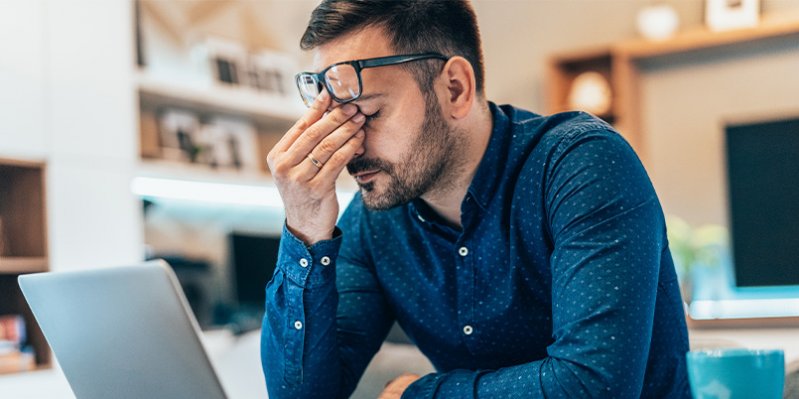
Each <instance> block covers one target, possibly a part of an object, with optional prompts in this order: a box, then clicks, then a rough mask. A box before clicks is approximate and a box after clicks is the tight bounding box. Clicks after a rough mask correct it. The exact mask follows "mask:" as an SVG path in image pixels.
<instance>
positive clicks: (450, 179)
mask: <svg viewBox="0 0 799 399" xmlns="http://www.w3.org/2000/svg"><path fill="white" fill-rule="evenodd" d="M493 122H494V121H493V115H492V114H491V110H490V109H489V108H488V106H487V105H486V106H485V108H483V109H482V110H481V111H480V112H479V113H478V115H475V118H474V123H469V125H471V127H470V128H468V129H465V133H466V134H465V137H463V140H464V143H465V145H464V146H463V152H464V153H463V154H461V155H462V156H463V158H462V159H463V162H459V163H458V164H457V165H451V166H450V170H449V171H448V173H445V176H444V178H443V179H442V180H443V182H442V184H439V185H438V186H437V187H435V188H434V189H433V190H430V191H429V192H427V193H425V194H423V195H422V197H421V198H422V200H424V202H425V203H427V205H429V206H430V208H432V209H433V210H434V211H435V212H436V213H437V214H438V215H439V216H441V217H442V218H444V220H445V221H446V222H447V223H448V224H450V225H451V226H453V227H457V228H461V227H463V225H462V223H461V203H463V199H464V197H465V196H466V192H467V191H468V190H469V185H470V184H471V183H472V179H474V175H475V173H477V167H478V166H479V165H480V161H481V160H482V159H483V155H484V154H485V152H486V149H487V148H488V140H489V139H490V138H491V131H492V129H493Z"/></svg>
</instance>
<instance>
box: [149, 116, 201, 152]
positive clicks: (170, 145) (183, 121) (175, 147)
mask: <svg viewBox="0 0 799 399" xmlns="http://www.w3.org/2000/svg"><path fill="white" fill-rule="evenodd" d="M158 119H159V129H158V133H159V139H160V140H159V141H160V145H161V157H162V158H163V159H165V160H169V161H180V162H195V161H196V156H197V154H198V147H197V145H196V143H195V140H196V135H197V131H198V130H199V128H200V122H199V119H198V118H197V115H195V114H194V113H192V112H189V111H184V110H179V109H171V108H167V109H164V110H163V111H161V112H160V117H159V118H158Z"/></svg>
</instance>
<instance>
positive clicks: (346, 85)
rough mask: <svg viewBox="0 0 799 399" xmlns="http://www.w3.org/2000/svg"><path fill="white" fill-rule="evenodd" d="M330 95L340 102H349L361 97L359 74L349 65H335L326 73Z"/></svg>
mask: <svg viewBox="0 0 799 399" xmlns="http://www.w3.org/2000/svg"><path fill="white" fill-rule="evenodd" d="M325 80H326V81H327V84H328V88H329V89H330V94H332V95H333V97H335V98H336V99H338V100H339V101H349V100H352V99H354V98H356V97H358V95H360V94H361V93H360V85H359V84H358V72H356V71H355V67H353V66H352V65H349V64H341V65H335V66H333V67H332V68H330V69H328V70H327V72H326V73H325Z"/></svg>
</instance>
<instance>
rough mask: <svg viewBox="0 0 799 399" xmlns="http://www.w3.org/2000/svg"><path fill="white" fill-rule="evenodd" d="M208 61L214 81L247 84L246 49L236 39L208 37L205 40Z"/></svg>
mask: <svg viewBox="0 0 799 399" xmlns="http://www.w3.org/2000/svg"><path fill="white" fill-rule="evenodd" d="M205 49H206V51H207V56H208V62H209V63H210V66H211V73H212V75H213V79H214V81H215V82H217V83H220V84H228V85H248V82H249V81H250V80H251V76H250V75H249V73H248V57H249V55H248V52H247V49H246V48H245V47H244V46H243V45H242V44H241V43H238V42H236V41H232V40H226V39H223V38H219V37H209V38H207V39H206V41H205Z"/></svg>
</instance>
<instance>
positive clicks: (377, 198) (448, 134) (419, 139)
mask: <svg viewBox="0 0 799 399" xmlns="http://www.w3.org/2000/svg"><path fill="white" fill-rule="evenodd" d="M457 137H458V134H457V132H456V131H455V130H454V129H453V128H452V127H450V126H449V125H448V124H447V122H446V121H445V120H444V118H443V117H442V116H441V107H440V105H439V104H438V101H437V99H436V96H435V95H434V94H427V95H425V117H424V121H423V123H422V127H421V129H420V131H418V132H417V135H416V140H414V142H413V143H412V144H411V147H410V148H409V149H408V151H407V152H406V153H405V154H402V156H401V157H400V161H399V162H397V163H388V162H386V161H383V160H382V159H365V158H356V159H355V160H353V161H352V162H350V163H349V164H348V165H347V171H348V172H349V173H350V174H351V175H352V174H356V173H358V172H362V171H373V170H379V171H381V172H383V173H385V174H386V175H387V176H388V178H389V179H388V182H387V183H386V184H385V188H384V189H383V190H377V189H376V187H375V183H374V181H370V182H367V183H364V184H359V185H360V187H361V194H362V198H363V203H364V205H366V207H367V208H369V209H373V210H387V209H391V208H394V207H396V206H399V205H404V204H407V203H409V202H410V201H412V200H413V199H415V198H418V197H420V196H422V195H423V194H425V193H427V192H428V191H430V190H431V189H433V188H434V187H435V189H445V187H446V185H451V184H453V183H454V182H452V181H444V180H447V179H446V178H451V177H453V176H452V175H453V174H454V172H455V171H454V169H455V166H456V165H455V162H454V161H456V158H455V154H456V152H457V148H458V147H459V143H458V140H457ZM442 178H444V179H442Z"/></svg>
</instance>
